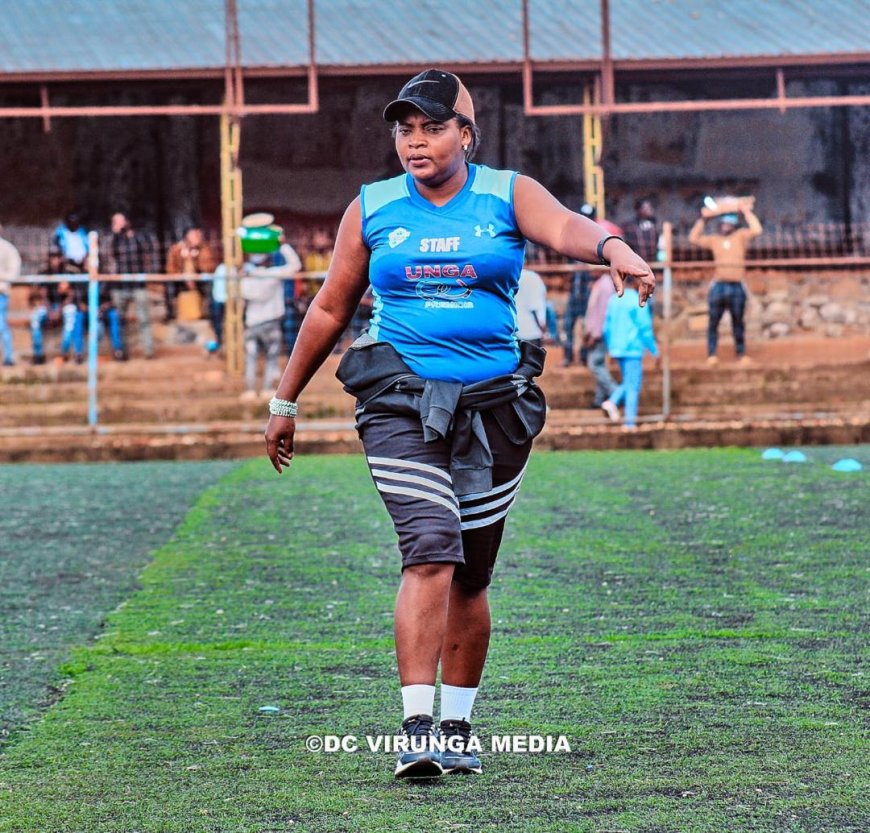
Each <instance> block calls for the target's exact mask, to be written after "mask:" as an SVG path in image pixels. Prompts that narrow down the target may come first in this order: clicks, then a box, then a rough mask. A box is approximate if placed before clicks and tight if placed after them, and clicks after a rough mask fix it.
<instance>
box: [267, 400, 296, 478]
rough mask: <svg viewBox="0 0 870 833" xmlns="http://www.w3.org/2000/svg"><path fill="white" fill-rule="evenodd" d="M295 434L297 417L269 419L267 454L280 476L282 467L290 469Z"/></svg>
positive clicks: (274, 417) (273, 417)
mask: <svg viewBox="0 0 870 833" xmlns="http://www.w3.org/2000/svg"><path fill="white" fill-rule="evenodd" d="M295 434H296V419H295V417H281V416H275V415H274V414H273V415H272V416H270V417H269V424H268V425H267V426H266V454H268V455H269V459H270V460H271V461H272V465H273V466H274V467H275V471H277V472H278V474H281V471H282V466H283V467H284V468H289V467H290V461H291V460H292V459H293V436H294V435H295Z"/></svg>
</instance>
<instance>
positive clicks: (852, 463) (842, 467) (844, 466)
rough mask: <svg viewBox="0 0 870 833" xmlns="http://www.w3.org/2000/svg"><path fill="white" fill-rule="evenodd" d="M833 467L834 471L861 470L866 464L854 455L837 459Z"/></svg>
mask: <svg viewBox="0 0 870 833" xmlns="http://www.w3.org/2000/svg"><path fill="white" fill-rule="evenodd" d="M831 468H832V469H833V470H834V471H861V469H863V468H864V466H862V465H861V464H860V463H859V462H858V461H857V460H855V459H854V458H852V457H844V458H843V459H842V460H837V462H836V463H834V465H833V466H831Z"/></svg>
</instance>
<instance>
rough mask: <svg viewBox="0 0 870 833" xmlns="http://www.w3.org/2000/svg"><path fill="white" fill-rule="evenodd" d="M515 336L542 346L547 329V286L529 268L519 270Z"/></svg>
mask: <svg viewBox="0 0 870 833" xmlns="http://www.w3.org/2000/svg"><path fill="white" fill-rule="evenodd" d="M514 303H515V304H516V307H517V338H519V339H520V340H521V341H531V342H532V344H536V345H537V346H538V347H543V344H544V333H545V332H546V331H547V287H546V284H544V282H543V280H541V276H540V275H539V274H538V273H537V272H533V271H532V270H531V269H523V270H522V272H520V281H519V285H518V287H517V294H516V295H515V296H514Z"/></svg>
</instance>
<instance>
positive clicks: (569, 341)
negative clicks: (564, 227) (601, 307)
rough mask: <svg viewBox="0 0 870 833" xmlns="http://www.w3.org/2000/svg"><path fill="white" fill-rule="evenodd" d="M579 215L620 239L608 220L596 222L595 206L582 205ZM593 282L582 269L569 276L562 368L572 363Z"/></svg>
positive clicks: (583, 353) (583, 352) (583, 354)
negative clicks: (578, 331)
mask: <svg viewBox="0 0 870 833" xmlns="http://www.w3.org/2000/svg"><path fill="white" fill-rule="evenodd" d="M580 213H581V214H582V215H583V216H584V217H588V218H589V219H590V220H593V221H595V222H597V223H598V225H599V226H601V227H602V228H603V229H604V230H605V232H606V233H607V234H615V235H616V236H617V237H622V229H621V228H620V227H619V226H618V225H616V223H611V222H610V221H609V220H597V219H596V215H597V212H596V210H595V206H593V205H590V204H589V203H584V204H583V205H582V206H580ZM594 282H595V275H594V273H592V272H590V271H588V270H586V269H583V270H580V271H579V272H574V273H573V274H572V275H571V287H570V290H569V292H568V302H567V304H566V305H565V315H564V317H563V319H562V331H563V333H564V341H563V346H564V348H565V352H564V357H563V359H562V367H570V366H571V365H572V364H573V363H574V329H575V327H576V325H577V322H578V321H580V320H582V319H583V316H585V315H586V307H587V305H588V303H589V290H590V287H591V286H592V284H593V283H594ZM586 358H587V355H586V347H585V344H584V345H583V346H582V347H581V348H580V356H579V359H580V362H581V363H582V364H585V363H586Z"/></svg>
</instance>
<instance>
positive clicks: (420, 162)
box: [396, 109, 471, 186]
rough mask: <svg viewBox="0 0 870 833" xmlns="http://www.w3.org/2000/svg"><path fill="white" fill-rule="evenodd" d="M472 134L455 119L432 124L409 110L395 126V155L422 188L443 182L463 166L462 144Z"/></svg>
mask: <svg viewBox="0 0 870 833" xmlns="http://www.w3.org/2000/svg"><path fill="white" fill-rule="evenodd" d="M470 141H471V131H470V130H469V129H468V128H467V127H462V128H461V127H460V126H459V122H458V121H457V120H456V119H450V121H434V120H433V119H430V118H429V116H427V115H425V114H424V113H421V112H420V111H419V110H414V109H409V110H408V112H407V113H405V114H403V115H402V117H401V119H399V121H398V123H397V124H396V153H398V154H399V161H401V163H402V167H403V168H404V169H405V170H406V171H407V172H408V173H409V174H411V176H413V177H414V179H417V180H420V181H421V182H422V183H424V184H425V185H429V186H437V185H440V184H441V183H443V182H446V181H447V180H448V179H450V177H452V176H453V175H454V174H455V173H456V172H457V171H459V170H460V169H461V168H462V167H463V166H464V165H465V152H464V151H463V150H462V145H463V144H468V143H469V142H470Z"/></svg>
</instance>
